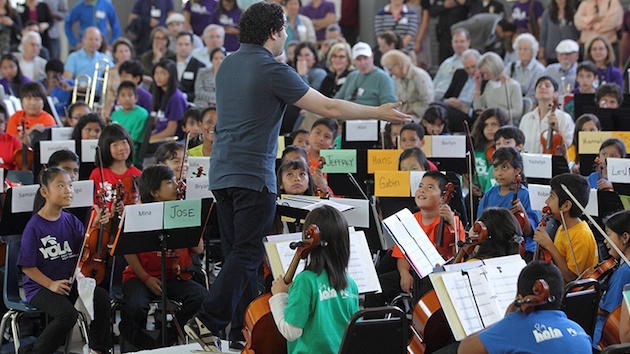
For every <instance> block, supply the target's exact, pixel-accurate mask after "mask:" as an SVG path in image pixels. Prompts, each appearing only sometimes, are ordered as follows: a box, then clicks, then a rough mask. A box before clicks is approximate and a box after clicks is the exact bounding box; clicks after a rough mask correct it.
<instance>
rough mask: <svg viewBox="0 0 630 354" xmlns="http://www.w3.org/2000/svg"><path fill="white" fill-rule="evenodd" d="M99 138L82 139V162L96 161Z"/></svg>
mask: <svg viewBox="0 0 630 354" xmlns="http://www.w3.org/2000/svg"><path fill="white" fill-rule="evenodd" d="M97 146H98V139H82V140H81V162H94V161H95V159H96V147H97Z"/></svg>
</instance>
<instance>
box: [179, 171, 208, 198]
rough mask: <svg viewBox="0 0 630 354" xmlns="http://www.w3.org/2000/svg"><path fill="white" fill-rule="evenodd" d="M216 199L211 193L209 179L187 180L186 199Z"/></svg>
mask: <svg viewBox="0 0 630 354" xmlns="http://www.w3.org/2000/svg"><path fill="white" fill-rule="evenodd" d="M203 198H214V195H213V194H212V191H210V181H209V180H208V177H206V176H202V177H199V178H197V177H188V179H186V199H203Z"/></svg>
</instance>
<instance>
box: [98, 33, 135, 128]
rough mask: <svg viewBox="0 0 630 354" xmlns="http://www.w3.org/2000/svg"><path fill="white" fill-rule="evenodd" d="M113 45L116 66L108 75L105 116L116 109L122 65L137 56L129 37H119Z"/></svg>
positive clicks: (110, 69)
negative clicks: (115, 103)
mask: <svg viewBox="0 0 630 354" xmlns="http://www.w3.org/2000/svg"><path fill="white" fill-rule="evenodd" d="M112 47H113V52H114V67H111V68H109V73H108V77H107V96H106V97H105V98H106V100H105V106H104V107H103V115H104V116H105V117H108V116H109V114H110V112H111V111H112V110H113V109H114V102H115V101H116V97H117V95H118V85H120V83H121V82H122V81H123V80H122V79H121V78H120V73H119V70H120V66H121V65H122V64H123V63H125V62H126V61H127V60H130V59H131V58H133V57H135V51H134V47H133V45H132V44H131V42H130V41H129V40H128V39H127V38H124V37H121V38H118V39H117V40H115V41H114V45H113V46H112ZM136 96H137V95H136Z"/></svg>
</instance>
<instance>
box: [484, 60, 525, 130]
mask: <svg viewBox="0 0 630 354" xmlns="http://www.w3.org/2000/svg"><path fill="white" fill-rule="evenodd" d="M477 69H479V71H478V72H477V73H475V100H474V101H473V108H474V109H475V110H485V109H486V108H489V107H494V108H501V109H502V110H503V111H504V112H507V116H508V124H516V123H518V122H519V121H520V119H521V115H522V114H523V95H522V94H521V85H520V84H519V83H518V82H517V81H516V80H514V79H511V78H509V77H505V74H504V73H503V71H504V69H505V67H504V66H503V60H501V57H500V56H498V55H497V54H496V53H493V52H488V53H485V54H484V55H482V56H481V59H479V63H478V64H477ZM482 79H483V80H488V83H487V84H486V86H485V87H484V88H483V89H482Z"/></svg>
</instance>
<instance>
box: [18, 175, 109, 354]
mask: <svg viewBox="0 0 630 354" xmlns="http://www.w3.org/2000/svg"><path fill="white" fill-rule="evenodd" d="M39 183H40V186H41V187H40V189H39V190H38V193H37V195H36V197H35V205H34V208H33V211H34V214H33V217H32V218H31V220H30V221H29V222H28V224H27V225H26V228H25V229H24V233H23V235H22V245H21V248H20V253H19V256H18V261H17V264H18V266H20V267H21V268H22V271H23V272H24V274H25V275H26V277H25V279H24V291H25V292H26V299H27V301H28V302H29V303H30V304H31V305H33V306H35V307H37V308H38V309H39V310H41V311H43V312H45V313H46V314H47V315H48V316H50V317H52V319H53V320H52V321H51V322H49V323H48V325H47V326H46V328H45V329H44V331H43V332H42V334H41V335H40V336H39V337H38V338H37V341H35V342H34V343H31V344H28V345H26V346H23V347H20V353H22V352H23V353H53V352H55V351H56V350H57V348H59V346H61V345H63V343H64V342H65V340H66V338H67V334H68V333H69V332H70V331H71V330H72V328H73V327H74V325H75V324H76V323H77V316H78V315H77V311H76V310H75V309H74V302H75V301H76V299H77V297H78V293H77V287H76V285H75V284H72V283H70V280H69V279H70V278H71V277H72V275H73V272H74V271H75V267H76V263H77V258H78V257H79V254H80V252H81V247H82V245H83V240H84V232H85V229H84V227H83V224H82V223H81V222H80V221H79V220H78V219H77V218H76V217H75V216H74V215H72V214H70V213H67V212H65V211H64V210H63V208H64V207H68V206H69V205H70V204H71V203H72V199H73V196H74V192H73V190H72V179H71V177H70V174H69V173H67V172H66V171H64V170H63V169H61V168H59V167H52V168H48V169H44V170H43V171H42V172H41V174H40V178H39ZM89 345H90V348H91V350H92V351H93V352H96V353H106V352H108V351H109V349H110V348H111V347H112V335H111V325H110V298H109V294H108V293H107V291H106V290H104V289H102V288H100V287H96V288H95V289H94V320H93V321H92V323H91V325H90V329H89Z"/></svg>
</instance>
